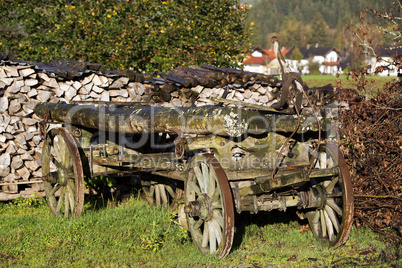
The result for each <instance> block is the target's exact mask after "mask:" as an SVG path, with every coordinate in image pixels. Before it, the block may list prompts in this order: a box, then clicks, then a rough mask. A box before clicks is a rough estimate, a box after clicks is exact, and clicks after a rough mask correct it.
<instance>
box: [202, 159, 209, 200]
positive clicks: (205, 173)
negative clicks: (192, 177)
mask: <svg viewBox="0 0 402 268" xmlns="http://www.w3.org/2000/svg"><path fill="white" fill-rule="evenodd" d="M201 173H202V178H200V179H201V180H202V181H203V184H204V191H203V193H208V185H209V179H210V175H209V169H208V166H207V164H206V163H204V162H201ZM200 186H201V185H200ZM201 189H202V187H201Z"/></svg>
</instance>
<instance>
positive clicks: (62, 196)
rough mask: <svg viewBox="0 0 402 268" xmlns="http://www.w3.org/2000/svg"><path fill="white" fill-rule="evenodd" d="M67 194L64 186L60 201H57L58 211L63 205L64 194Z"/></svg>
mask: <svg viewBox="0 0 402 268" xmlns="http://www.w3.org/2000/svg"><path fill="white" fill-rule="evenodd" d="M65 194H66V187H62V188H61V193H60V197H59V201H58V202H57V207H56V212H60V210H61V207H62V205H63V201H64V195H65Z"/></svg>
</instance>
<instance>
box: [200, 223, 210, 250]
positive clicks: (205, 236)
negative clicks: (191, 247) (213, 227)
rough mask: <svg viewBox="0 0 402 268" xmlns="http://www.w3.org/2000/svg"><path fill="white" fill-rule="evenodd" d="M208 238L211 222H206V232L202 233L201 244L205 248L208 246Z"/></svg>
mask: <svg viewBox="0 0 402 268" xmlns="http://www.w3.org/2000/svg"><path fill="white" fill-rule="evenodd" d="M208 238H209V222H205V223H204V233H203V234H202V244H201V246H202V247H203V248H205V247H206V246H208Z"/></svg>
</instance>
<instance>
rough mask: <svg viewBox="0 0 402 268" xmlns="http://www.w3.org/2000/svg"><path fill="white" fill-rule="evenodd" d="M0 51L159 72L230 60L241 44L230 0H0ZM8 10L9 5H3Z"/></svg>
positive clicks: (239, 12) (243, 11)
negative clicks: (184, 66)
mask: <svg viewBox="0 0 402 268" xmlns="http://www.w3.org/2000/svg"><path fill="white" fill-rule="evenodd" d="M1 5H2V8H1V10H0V25H1V27H0V51H4V50H7V49H10V50H12V51H13V52H14V53H15V54H17V55H19V57H20V58H21V59H24V60H32V61H39V62H46V61H51V60H52V59H56V58H57V59H66V60H84V61H87V62H98V63H101V64H103V65H104V66H105V67H106V68H109V69H122V68H125V69H128V68H130V67H131V68H133V69H134V70H136V71H139V72H156V71H161V72H167V71H170V70H172V69H174V68H175V67H177V66H179V65H191V64H202V63H209V64H213V65H217V66H224V67H229V66H236V65H237V63H238V62H240V61H241V60H242V57H243V54H244V52H245V50H246V49H247V48H249V46H250V45H249V35H250V32H249V28H248V27H247V26H246V24H245V19H246V16H247V13H248V9H247V7H245V6H243V5H240V4H239V1H237V0H223V1H219V0H212V1H201V0H190V1H180V0H166V1H147V0H127V1H117V0H95V1H94V0H81V1H78V0H77V1H74V0H71V1H63V0H53V1H42V0H30V1H23V0H15V1H8V0H1ZM9 11H11V12H9Z"/></svg>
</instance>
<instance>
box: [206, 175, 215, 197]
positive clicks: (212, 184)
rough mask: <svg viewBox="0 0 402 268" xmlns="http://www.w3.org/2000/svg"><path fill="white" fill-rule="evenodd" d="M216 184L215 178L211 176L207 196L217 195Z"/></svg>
mask: <svg viewBox="0 0 402 268" xmlns="http://www.w3.org/2000/svg"><path fill="white" fill-rule="evenodd" d="M215 184H216V181H215V176H213V175H211V179H210V180H209V183H208V191H207V194H208V196H209V197H212V196H213V194H214V193H215Z"/></svg>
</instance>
